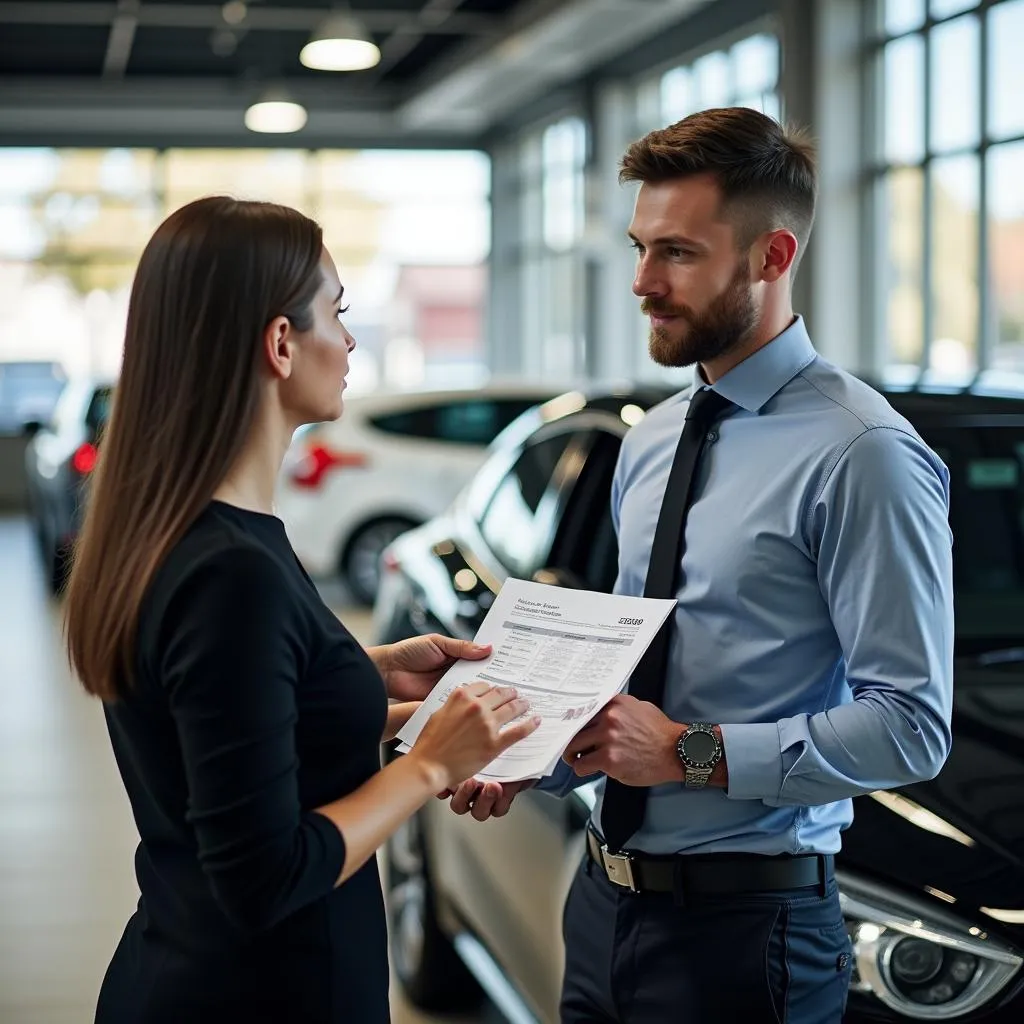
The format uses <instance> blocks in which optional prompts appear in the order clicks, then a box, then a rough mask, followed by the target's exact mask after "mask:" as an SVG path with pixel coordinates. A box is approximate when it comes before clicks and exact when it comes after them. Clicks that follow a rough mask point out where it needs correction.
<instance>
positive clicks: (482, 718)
mask: <svg viewBox="0 0 1024 1024" xmlns="http://www.w3.org/2000/svg"><path fill="white" fill-rule="evenodd" d="M528 707H529V705H528V704H527V702H526V701H525V700H523V699H522V698H521V697H519V696H518V695H517V694H516V691H515V690H514V689H512V687H510V686H490V685H489V684H488V683H470V684H469V685H468V686H460V687H458V688H457V689H455V690H453V691H452V693H451V694H450V695H449V697H448V700H447V701H446V702H445V704H444V706H443V707H440V708H438V710H437V711H435V712H434V713H433V715H431V716H430V720H429V721H428V722H427V724H426V725H425V726H424V727H423V731H422V732H421V733H420V735H419V738H418V739H417V740H416V744H415V746H414V747H413V748H412V750H410V751H409V753H408V754H407V755H406V757H409V758H415V759H416V760H417V761H419V762H420V763H421V764H423V765H424V766H426V767H427V768H428V770H429V771H430V772H431V778H432V779H434V780H436V785H435V786H434V790H435V792H440V791H442V790H446V789H454V788H455V787H456V786H458V785H459V783H461V782H462V781H464V780H465V779H469V778H470V777H471V776H473V775H475V774H476V773H477V772H478V771H480V769H481V768H484V767H486V766H487V765H488V764H490V763H491V761H493V760H494V759H495V758H496V757H497V756H498V755H499V754H501V753H502V752H503V751H505V750H507V749H508V748H509V747H511V746H512V744H513V743H518V742H519V740H521V739H523V738H524V737H526V736H529V735H530V733H532V732H533V731H534V729H536V728H537V726H538V725H540V718H539V717H533V718H527V719H524V720H523V721H521V722H516V723H515V724H514V725H508V724H507V723H509V722H511V721H512V720H513V719H515V718H518V717H519V716H520V715H522V714H523V713H524V712H525V711H526V710H527V709H528ZM503 726H504V728H503Z"/></svg>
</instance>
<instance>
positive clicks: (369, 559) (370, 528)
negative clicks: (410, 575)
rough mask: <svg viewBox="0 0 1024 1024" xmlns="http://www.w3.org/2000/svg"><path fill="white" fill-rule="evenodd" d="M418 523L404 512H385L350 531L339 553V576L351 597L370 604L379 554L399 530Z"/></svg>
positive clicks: (376, 578)
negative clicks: (342, 549) (385, 514)
mask: <svg viewBox="0 0 1024 1024" xmlns="http://www.w3.org/2000/svg"><path fill="white" fill-rule="evenodd" d="M418 525H419V524H418V523H416V522H414V521H413V520H411V519H407V518H405V517H404V516H385V517H383V518H381V519H374V520H372V521H371V522H369V523H364V524H363V525H362V526H360V527H359V529H358V530H356V532H355V533H354V534H353V535H352V537H351V539H350V540H349V542H348V544H346V545H345V551H344V553H343V555H342V557H341V567H340V568H341V577H342V579H343V580H344V581H345V584H346V586H347V587H348V590H349V593H351V595H352V597H353V598H354V599H355V600H356V601H358V602H359V603H360V604H363V605H372V604H373V602H374V599H375V598H376V597H377V586H378V584H379V583H380V556H381V555H382V554H384V549H385V548H386V547H387V546H388V545H389V544H390V543H391V542H392V541H393V540H394V539H395V538H396V537H399V536H401V534H403V533H405V532H407V531H408V530H411V529H413V528H414V527H416V526H418Z"/></svg>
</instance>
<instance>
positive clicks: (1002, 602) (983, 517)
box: [921, 425, 1024, 641]
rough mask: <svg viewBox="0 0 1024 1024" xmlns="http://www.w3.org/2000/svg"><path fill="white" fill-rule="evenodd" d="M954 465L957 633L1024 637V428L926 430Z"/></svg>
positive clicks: (941, 454)
mask: <svg viewBox="0 0 1024 1024" xmlns="http://www.w3.org/2000/svg"><path fill="white" fill-rule="evenodd" d="M921 434H922V436H923V437H924V440H925V441H926V442H927V443H928V444H929V445H930V446H931V447H932V448H934V450H935V452H936V454H937V455H938V456H939V458H941V459H942V461H943V462H944V463H945V464H946V466H947V467H948V468H949V474H950V509H949V521H950V527H951V529H952V531H953V580H954V590H955V599H956V621H957V636H958V638H959V639H961V640H974V641H976V640H981V639H982V638H983V637H984V636H1002V637H1019V636H1022V635H1024V625H1022V622H1024V428H1020V427H1010V426H1007V427H1001V426H994V425H993V426H962V427H961V426H953V425H949V426H943V427H937V428H934V429H931V430H929V429H927V428H922V429H921Z"/></svg>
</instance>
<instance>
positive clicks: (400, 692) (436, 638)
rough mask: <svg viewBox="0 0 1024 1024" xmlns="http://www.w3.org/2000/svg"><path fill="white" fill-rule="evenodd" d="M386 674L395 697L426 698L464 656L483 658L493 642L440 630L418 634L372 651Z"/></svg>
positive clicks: (389, 690)
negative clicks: (482, 643)
mask: <svg viewBox="0 0 1024 1024" xmlns="http://www.w3.org/2000/svg"><path fill="white" fill-rule="evenodd" d="M368 653H369V654H370V657H372V658H373V660H374V662H375V664H376V665H377V668H378V670H379V671H380V674H381V675H382V676H383V677H384V684H385V686H386V687H387V691H388V696H389V697H390V698H391V699H392V700H400V701H405V700H423V699H424V698H425V697H426V696H427V694H428V693H430V691H431V690H432V689H433V688H434V684H435V683H436V682H437V681H438V680H439V679H440V678H441V676H443V675H444V674H445V672H447V671H448V669H450V668H451V667H452V665H454V664H455V662H457V661H459V660H460V659H463V660H466V661H480V660H481V659H483V658H487V657H489V656H490V654H491V648H490V645H486V646H480V645H478V644H474V643H473V642H472V641H471V640H455V639H453V638H452V637H450V636H442V635H441V634H440V633H428V634H427V635H425V636H414V637H412V638H411V639H409V640H401V641H399V642H398V643H396V644H387V645H385V646H383V647H375V648H372V649H371V650H370V651H369V652H368Z"/></svg>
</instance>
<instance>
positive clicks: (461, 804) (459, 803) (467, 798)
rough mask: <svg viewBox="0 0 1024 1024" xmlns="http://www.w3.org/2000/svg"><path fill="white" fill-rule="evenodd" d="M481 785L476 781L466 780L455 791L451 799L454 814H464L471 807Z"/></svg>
mask: <svg viewBox="0 0 1024 1024" xmlns="http://www.w3.org/2000/svg"><path fill="white" fill-rule="evenodd" d="M481 786H482V784H481V783H479V782H477V781H476V779H467V780H466V781H465V782H463V783H461V784H460V785H459V787H458V788H457V789H456V790H455V795H454V796H453V797H452V805H451V806H452V810H453V811H454V812H455V813H456V814H465V813H466V812H467V811H468V810H469V809H470V807H472V805H473V800H474V798H475V797H476V795H477V793H478V792H479V791H480V789H481Z"/></svg>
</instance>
